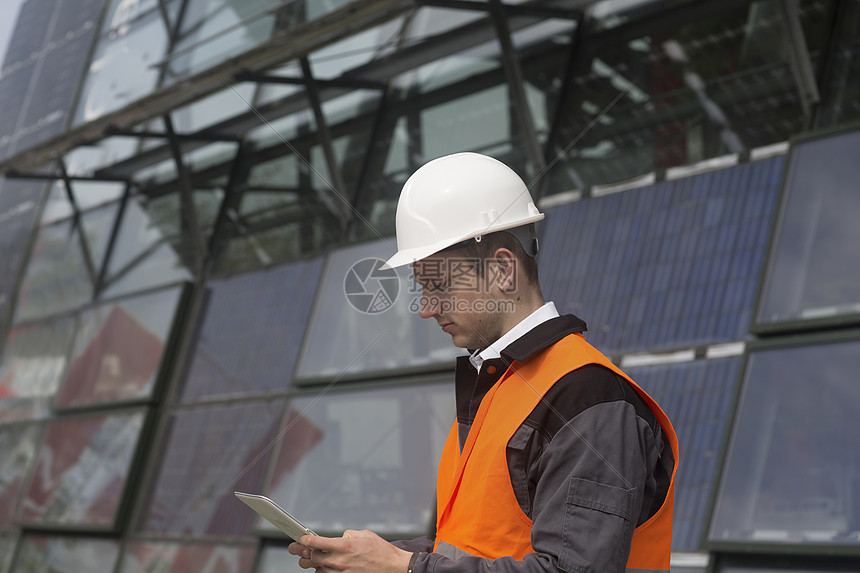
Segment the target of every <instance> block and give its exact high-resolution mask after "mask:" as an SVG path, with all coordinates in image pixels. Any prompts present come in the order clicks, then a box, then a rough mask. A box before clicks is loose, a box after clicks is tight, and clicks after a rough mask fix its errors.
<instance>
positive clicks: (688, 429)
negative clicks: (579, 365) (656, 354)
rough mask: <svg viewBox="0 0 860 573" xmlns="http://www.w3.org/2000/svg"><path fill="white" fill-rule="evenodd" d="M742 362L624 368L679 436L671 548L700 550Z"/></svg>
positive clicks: (707, 362)
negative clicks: (649, 396)
mask: <svg viewBox="0 0 860 573" xmlns="http://www.w3.org/2000/svg"><path fill="white" fill-rule="evenodd" d="M740 363H741V357H739V356H737V357H731V358H719V359H712V360H697V361H694V362H683V363H678V364H664V365H656V366H639V367H633V368H626V369H625V371H626V372H627V374H628V375H630V377H631V378H633V379H634V380H635V381H636V382H637V383H638V384H639V385H640V386H642V388H644V389H645V390H646V391H647V392H648V393H649V394H650V395H651V397H653V398H654V399H655V400H656V401H657V402H658V403H659V404H660V406H661V407H662V408H663V410H664V411H665V412H666V414H667V415H668V416H669V419H670V420H672V425H673V426H674V428H675V432H676V434H677V435H678V444H679V447H680V449H681V463H680V465H679V466H678V473H677V476H676V483H675V520H674V534H673V539H672V549H673V550H675V551H695V550H698V549H699V548H700V547H699V541H700V539H701V535H702V531H703V528H704V527H705V519H706V517H707V509H708V502H709V501H710V498H711V492H712V491H713V488H714V485H715V483H716V480H717V461H718V457H719V454H720V448H721V446H722V443H723V438H724V435H725V432H726V430H727V427H728V421H729V420H728V419H729V407H730V404H731V401H732V398H733V396H734V388H735V384H736V383H737V378H738V371H739V368H740Z"/></svg>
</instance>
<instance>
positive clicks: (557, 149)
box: [531, 14, 589, 201]
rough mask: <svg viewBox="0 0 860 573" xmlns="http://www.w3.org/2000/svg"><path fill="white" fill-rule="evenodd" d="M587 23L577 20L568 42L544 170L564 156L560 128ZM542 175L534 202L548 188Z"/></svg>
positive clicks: (585, 17) (584, 17) (567, 110)
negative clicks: (571, 37) (568, 47)
mask: <svg viewBox="0 0 860 573" xmlns="http://www.w3.org/2000/svg"><path fill="white" fill-rule="evenodd" d="M588 21H589V19H588V15H587V14H583V15H582V17H581V18H579V19H578V20H577V24H576V31H575V32H574V35H573V40H572V41H571V42H570V51H569V52H568V56H567V61H566V62H565V66H564V78H563V79H562V83H561V88H560V89H559V92H558V99H557V101H556V105H555V110H553V115H552V121H551V122H550V130H549V134H548V135H547V138H546V144H545V146H544V159H545V160H546V162H547V165H549V166H550V167H549V168H545V169H546V170H548V169H551V167H552V165H553V164H555V163H556V162H557V161H558V160H559V159H560V158H561V156H562V155H564V149H563V148H562V147H561V146H560V145H559V140H560V138H561V126H562V122H564V121H566V116H567V114H569V113H570V109H571V106H570V102H571V100H572V99H573V96H574V89H573V85H574V81H573V80H574V78H575V77H576V74H577V72H578V71H579V69H580V67H579V66H580V59H579V56H580V54H581V52H582V45H583V38H584V37H585V29H586V28H587V27H588ZM544 175H546V174H545V173H543V174H541V175H540V176H539V177H540V178H539V180H538V181H537V182H533V183H532V186H531V192H532V197H533V198H534V200H535V201H538V200H539V199H540V198H541V197H542V196H543V195H545V194H546V191H547V188H548V186H549V182H550V178H549V177H545V176H544ZM576 177H577V178H578V177H579V175H578V174H577V175H576ZM534 183H536V184H534Z"/></svg>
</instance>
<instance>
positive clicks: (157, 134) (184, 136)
mask: <svg viewBox="0 0 860 573" xmlns="http://www.w3.org/2000/svg"><path fill="white" fill-rule="evenodd" d="M105 135H108V136H119V137H139V138H141V139H168V138H170V137H173V138H175V139H176V140H177V141H203V142H206V143H215V142H228V143H238V142H239V141H242V138H241V137H240V136H238V135H226V134H220V133H214V132H212V131H209V130H204V131H199V132H197V133H174V134H173V135H171V134H169V133H167V132H165V131H150V130H148V129H140V130H137V129H122V128H120V127H115V126H111V127H108V128H107V129H106V130H105Z"/></svg>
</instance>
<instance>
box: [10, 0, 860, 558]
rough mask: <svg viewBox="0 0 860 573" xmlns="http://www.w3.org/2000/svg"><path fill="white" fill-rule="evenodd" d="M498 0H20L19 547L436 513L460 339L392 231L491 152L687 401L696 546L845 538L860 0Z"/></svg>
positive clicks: (102, 548)
mask: <svg viewBox="0 0 860 573" xmlns="http://www.w3.org/2000/svg"><path fill="white" fill-rule="evenodd" d="M500 4H501V10H500V11H499V12H498V14H496V16H498V17H494V12H493V11H491V10H490V8H491V7H492V6H494V5H496V3H495V2H493V3H488V2H436V3H434V2H427V3H424V2H416V3H409V2H392V1H391V0H362V1H357V0H353V1H350V0H331V1H316V0H314V1H309V0H292V1H286V2H282V1H279V0H254V1H251V2H242V1H238V0H82V1H72V0H7V1H6V2H5V3H3V6H2V8H0V253H2V256H0V573H6V572H7V571H22V572H23V571H36V570H38V571H43V570H44V571H72V570H74V571H90V570H92V571H102V570H104V571H123V572H124V571H129V572H143V571H153V570H159V571H162V570H163V571H177V572H178V571H186V570H193V571H235V572H237V573H239V572H242V573H245V572H247V573H258V572H260V571H274V570H279V571H280V570H285V569H286V570H298V569H297V566H296V564H295V560H294V558H292V557H288V556H287V555H286V554H285V547H286V542H287V540H286V539H285V538H284V537H283V536H282V535H281V534H280V533H279V532H277V531H275V530H274V529H272V528H271V527H270V526H269V525H268V524H267V523H266V522H262V521H258V520H257V519H256V517H255V515H254V514H253V512H251V511H249V510H248V508H247V507H246V506H244V505H243V504H241V503H240V502H238V501H237V500H236V499H235V498H234V496H233V495H232V492H233V491H234V490H245V491H249V492H252V493H265V494H268V495H271V496H273V497H274V498H276V499H277V501H278V502H279V503H281V504H282V505H283V506H284V507H287V508H288V509H290V510H291V511H295V512H296V513H297V514H298V515H300V517H301V518H302V519H303V520H304V521H306V522H307V523H308V524H311V525H312V526H313V527H315V528H317V529H319V530H320V531H323V532H326V533H339V532H340V530H341V529H343V528H346V527H351V528H364V527H369V528H373V529H376V530H378V531H380V532H381V533H383V534H385V535H386V536H387V537H390V538H395V537H401V536H410V535H419V534H428V533H429V534H431V535H432V533H433V531H432V530H433V515H432V514H433V508H434V503H433V499H432V497H433V484H434V478H435V471H436V463H437V459H438V456H439V452H440V448H441V445H442V439H443V438H444V435H445V432H446V431H447V430H448V427H449V426H450V423H451V420H452V419H453V416H454V411H453V410H454V409H453V391H452V389H451V387H450V382H449V381H450V380H451V378H452V375H453V359H454V357H455V356H456V355H457V354H460V353H461V352H460V351H459V350H458V349H455V348H453V347H452V346H451V344H450V339H449V338H448V337H447V336H445V335H444V333H442V332H440V331H439V330H438V328H437V327H436V325H435V324H434V322H433V321H422V320H420V319H419V318H418V317H417V316H415V312H414V303H415V301H416V300H417V297H418V296H419V295H420V292H418V290H417V289H416V288H415V284H414V280H413V279H412V277H410V276H409V270H408V269H401V270H399V271H397V272H386V271H385V270H384V269H381V268H380V264H379V263H381V261H382V260H385V259H387V258H388V257H389V256H390V255H391V254H392V253H393V252H394V251H395V249H396V241H395V239H394V220H395V209H396V204H397V197H398V194H399V191H400V189H401V187H402V185H403V183H404V182H405V180H406V179H407V178H408V176H409V175H410V174H411V173H412V172H413V171H414V170H415V169H416V168H417V167H419V166H420V165H421V164H423V163H425V162H426V161H428V160H430V159H433V158H435V157H437V156H440V155H444V154H448V153H453V152H456V151H464V150H469V151H478V152H482V153H485V154H488V155H491V156H494V157H497V158H498V159H500V160H502V161H504V162H506V163H508V164H509V165H510V166H511V167H512V168H513V169H515V170H516V171H517V172H518V173H519V174H521V175H522V176H523V178H524V180H525V181H526V182H527V184H529V187H530V190H531V192H532V194H533V195H534V197H535V198H536V199H537V200H538V201H539V203H540V205H541V209H542V211H544V212H546V214H547V219H546V221H545V222H544V223H543V224H542V225H541V226H539V233H540V241H541V254H540V256H539V260H540V266H541V270H540V274H541V284H542V287H543V292H544V295H545V297H546V298H547V299H548V300H553V301H555V303H556V304H557V306H558V308H559V309H560V310H561V311H562V312H573V313H575V314H577V315H579V316H581V317H582V318H583V319H584V320H585V321H586V322H587V323H588V324H589V331H588V333H587V337H588V339H589V340H590V341H591V342H592V343H594V344H595V345H596V346H597V347H598V348H599V349H601V350H602V351H604V352H605V353H607V354H609V355H610V356H611V357H612V359H613V360H615V361H617V362H619V363H620V364H622V366H623V367H624V369H625V370H626V371H629V372H630V374H631V375H632V376H633V378H634V379H636V380H637V381H639V382H640V383H641V384H642V385H643V386H644V387H645V388H646V389H647V390H648V391H649V392H651V393H652V394H653V395H654V396H655V398H657V400H658V401H659V402H660V403H661V404H662V405H663V406H664V408H665V410H666V411H667V412H668V414H669V416H670V418H671V419H672V420H673V421H674V422H675V426H676V430H677V431H678V434H679V441H680V444H681V450H682V466H681V468H680V469H679V473H678V482H677V497H676V506H675V533H674V542H673V543H674V545H673V547H674V550H675V552H676V555H675V557H674V558H673V565H674V566H673V568H672V570H673V571H675V572H676V573H680V572H683V571H705V570H708V571H713V572H718V571H732V572H735V573H739V572H741V571H743V572H747V571H749V572H752V571H768V572H770V571H810V572H812V571H815V572H817V571H819V570H828V571H829V570H833V571H842V570H850V569H851V568H850V567H847V566H846V565H845V560H846V559H848V558H851V557H853V558H856V557H857V556H858V555H860V549H858V546H857V536H856V529H857V528H856V527H854V525H855V524H854V521H856V520H855V519H854V517H853V515H854V513H856V512H855V511H854V510H855V509H856V508H855V506H856V505H857V504H856V503H855V502H854V501H853V499H854V497H856V496H855V495H854V492H853V489H852V488H853V487H854V483H853V481H852V480H853V479H854V478H853V477H852V476H853V475H854V473H856V468H854V467H853V466H852V463H853V461H852V460H853V455H852V453H851V452H852V449H851V444H850V441H846V440H847V438H845V436H851V435H853V434H855V433H856V431H855V430H856V428H855V427H854V424H853V420H852V418H851V416H850V411H851V409H850V406H851V405H852V404H854V403H856V402H857V398H858V396H856V395H855V394H856V393H852V390H851V388H850V387H849V386H850V384H849V385H846V383H845V381H846V380H850V379H851V378H850V371H851V370H850V368H851V366H852V365H853V362H852V360H853V356H854V354H856V348H854V346H856V343H855V342H854V340H856V337H855V336H854V333H853V331H852V332H847V331H846V329H849V328H854V327H856V325H857V316H858V315H860V311H858V308H855V307H856V306H857V303H858V300H857V296H856V295H857V294H858V293H857V289H856V284H860V280H858V279H860V276H858V273H857V270H856V269H857V268H858V265H857V264H855V261H856V259H857V253H856V245H857V244H860V242H858V241H860V232H858V230H857V229H860V227H858V226H857V225H856V224H854V223H855V221H856V220H858V215H860V214H858V212H857V193H856V184H854V181H855V180H856V179H857V178H856V177H855V176H854V174H855V173H856V164H857V161H856V159H858V157H857V152H856V151H857V149H860V144H858V138H857V133H858V132H857V126H856V123H852V122H856V121H858V120H860V73H857V72H858V66H860V43H858V42H860V40H858V34H857V33H856V30H857V29H858V25H860V0H726V1H725V2H691V1H687V0H601V1H591V0H547V1H541V2H519V1H507V0H502V1H501V2H500ZM756 293H758V296H757V294H756ZM822 330H827V331H828V332H827V333H825V334H822V335H821V336H822V337H823V338H817V337H813V336H812V335H813V334H816V333H818V332H819V331H822ZM794 334H799V335H801V337H800V338H799V339H795V338H793V336H792V335H794ZM816 336H817V334H816ZM852 337H853V338H852ZM760 338H761V339H765V338H766V339H767V341H766V343H763V342H762V341H761V340H759V339H760ZM679 353H680V354H682V355H683V356H684V359H683V361H681V362H677V361H674V360H673V357H676V356H677V355H678V354H679ZM742 355H745V358H744V356H742ZM744 359H745V360H746V362H745V366H744ZM810 380H812V381H814V384H813V385H811V384H810V382H809V381H810ZM735 393H737V394H738V395H739V396H740V399H739V401H738V403H737V404H734V403H733V402H732V396H733V395H734V394H735ZM774 396H776V397H777V398H776V399H773V397H774ZM732 420H734V423H733V425H732ZM727 434H729V437H728V438H726V439H727V441H728V449H727V450H726V451H725V452H722V451H721V447H722V446H721V444H722V441H723V439H724V437H725V436H726V435H727ZM815 438H817V440H815ZM812 441H814V442H815V446H814V447H810V446H809V444H810V443H812ZM854 481H856V480H854ZM311 486H313V487H323V488H325V490H326V492H327V493H328V495H327V496H324V497H321V498H319V499H317V498H312V497H309V496H307V495H304V492H305V491H307V489H308V488H310V487H311ZM709 515H710V519H709V517H708V516H709ZM782 552H790V553H792V554H793V555H795V556H800V557H797V559H798V561H796V562H795V563H792V562H790V560H787V559H783V558H780V557H778V555H779V554H781V553H782ZM827 552H833V553H842V554H845V555H846V556H847V557H846V558H845V559H843V558H842V557H834V556H833V555H830V554H828V555H824V554H825V553H827ZM739 553H742V554H743V558H740V557H738V555H739ZM816 559H818V560H820V563H819V562H818V561H816Z"/></svg>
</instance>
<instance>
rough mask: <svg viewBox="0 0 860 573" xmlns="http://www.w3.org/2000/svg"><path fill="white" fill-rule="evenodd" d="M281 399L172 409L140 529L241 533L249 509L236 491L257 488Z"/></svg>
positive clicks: (249, 515)
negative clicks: (165, 438)
mask: <svg viewBox="0 0 860 573" xmlns="http://www.w3.org/2000/svg"><path fill="white" fill-rule="evenodd" d="M283 409H284V402H283V400H268V401H265V402H253V403H247V402H246V403H234V404H232V405H228V406H207V407H200V408H195V409H190V410H181V411H177V412H175V413H174V414H173V415H172V417H171V420H170V431H169V435H168V436H167V441H166V445H165V447H164V449H163V451H164V457H163V458H162V460H161V465H160V469H159V472H158V475H157V477H156V480H155V486H154V488H153V491H152V495H151V498H150V500H149V502H148V503H147V505H146V507H147V511H146V514H145V515H144V517H143V521H142V524H141V529H142V530H143V531H145V532H149V533H163V534H172V535H194V536H204V535H245V534H247V533H248V530H249V528H250V525H251V520H252V514H253V512H252V511H250V510H249V509H248V507H247V506H246V505H245V504H243V503H242V502H241V501H239V500H238V499H236V497H235V496H234V495H233V491H234V490H238V491H247V492H257V491H260V489H261V485H262V480H263V473H264V471H265V466H266V456H264V455H263V454H265V453H266V451H267V450H266V448H267V447H269V446H270V445H271V443H272V440H274V439H275V437H276V432H277V428H278V422H279V421H280V418H281V414H282V413H283Z"/></svg>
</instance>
